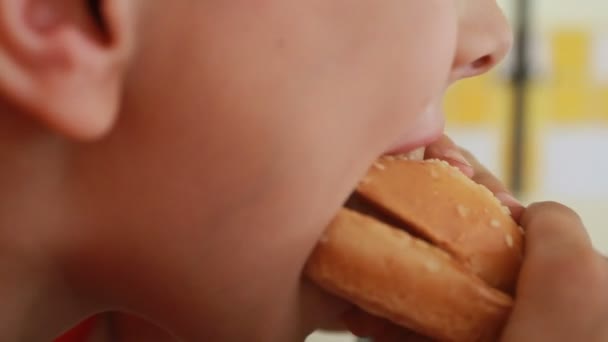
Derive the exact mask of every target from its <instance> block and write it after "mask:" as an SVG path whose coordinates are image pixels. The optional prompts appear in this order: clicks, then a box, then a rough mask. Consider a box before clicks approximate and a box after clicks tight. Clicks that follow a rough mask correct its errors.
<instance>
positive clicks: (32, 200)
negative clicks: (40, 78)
mask: <svg viewBox="0 0 608 342" xmlns="http://www.w3.org/2000/svg"><path fill="white" fill-rule="evenodd" d="M0 141H1V142H2V143H1V144H0V189H2V192H1V193H0V301H1V302H2V305H0V322H2V324H1V325H0V341H48V340H52V338H53V337H55V336H56V335H57V334H59V333H60V332H61V331H62V330H64V329H66V328H68V327H69V326H70V325H72V324H74V323H76V322H77V320H79V319H80V318H82V317H79V316H80V314H82V313H83V312H85V311H83V308H82V307H80V305H78V304H77V303H78V301H77V300H76V298H75V296H74V295H73V294H72V292H73V289H71V286H70V285H71V284H68V283H67V281H66V279H67V278H66V277H65V276H64V274H63V273H62V267H61V255H62V251H61V249H62V245H64V244H65V240H64V239H63V238H62V237H63V236H65V235H66V234H65V233H64V234H62V233H61V232H62V231H61V229H58V228H59V227H61V225H62V224H63V221H64V220H63V219H64V218H65V215H63V213H64V212H66V211H65V204H66V202H67V201H65V200H64V199H65V197H64V196H62V194H61V192H59V191H57V190H59V189H60V185H61V183H62V181H61V180H62V179H63V177H62V172H61V165H60V163H59V162H58V161H60V160H61V153H62V152H61V151H62V146H61V145H62V142H61V141H60V140H59V139H58V138H56V137H53V136H51V135H50V133H48V131H45V130H44V129H42V128H41V127H37V126H36V125H34V124H33V123H32V122H30V121H29V120H28V119H26V118H24V117H23V115H15V114H13V113H11V112H6V111H2V110H0Z"/></svg>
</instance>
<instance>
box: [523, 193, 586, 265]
mask: <svg viewBox="0 0 608 342" xmlns="http://www.w3.org/2000/svg"><path fill="white" fill-rule="evenodd" d="M521 226H522V228H524V230H525V231H526V254H527V255H529V256H530V257H537V255H538V256H542V257H543V258H548V257H555V256H558V255H559V256H560V258H563V257H565V256H567V257H575V256H576V255H577V254H578V253H580V252H581V251H587V250H591V249H592V245H591V239H590V237H589V234H588V233H587V231H586V230H585V227H584V225H583V222H582V220H581V218H580V217H579V216H578V214H577V213H576V212H574V211H573V210H572V209H570V208H568V207H566V206H564V205H562V204H559V203H554V202H543V203H535V204H533V205H531V206H529V207H528V208H527V209H526V210H525V212H524V213H523V216H522V218H521Z"/></svg>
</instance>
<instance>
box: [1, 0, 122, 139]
mask: <svg viewBox="0 0 608 342" xmlns="http://www.w3.org/2000/svg"><path fill="white" fill-rule="evenodd" d="M95 6H98V7H95ZM131 6H132V1H128V0H65V1H56V0H0V101H7V102H9V103H11V104H12V105H13V106H15V107H17V108H19V109H20V110H21V111H22V112H24V113H25V114H29V115H32V116H34V117H36V118H38V119H39V120H41V121H43V122H44V123H46V124H47V125H48V126H49V127H51V128H52V129H54V130H56V131H58V132H60V133H61V134H64V135H67V136H69V137H71V138H75V139H83V140H91V139H96V138H99V137H101V136H103V135H104V134H105V133H106V132H108V131H109V130H110V129H111V127H112V125H113V122H114V121H115V119H116V116H117V113H118V110H119V106H120V101H121V94H122V84H123V78H124V74H125V73H126V67H127V65H128V61H129V59H130V56H131V52H132V46H133V39H134V38H133V34H134V18H133V17H132V13H131V12H130V11H129V10H130V9H131V8H130V7H131Z"/></svg>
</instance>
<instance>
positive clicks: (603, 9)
mask: <svg viewBox="0 0 608 342" xmlns="http://www.w3.org/2000/svg"><path fill="white" fill-rule="evenodd" d="M516 1H518V0H500V1H498V3H499V4H500V5H501V6H502V7H503V9H504V10H505V13H506V14H507V16H508V17H509V18H510V20H511V21H512V22H515V18H514V15H515V13H516V11H515V8H516ZM529 7H530V12H529V15H530V22H531V27H530V35H529V44H528V49H529V51H528V57H529V58H528V65H527V66H528V68H529V70H530V75H529V79H528V81H527V82H526V84H525V86H526V89H527V90H526V92H525V97H526V101H527V102H526V107H525V110H524V112H523V114H524V128H525V129H524V133H525V134H524V139H523V142H524V148H523V153H524V158H523V162H522V165H521V188H520V189H519V190H520V191H518V193H517V195H518V197H519V198H520V199H521V200H522V201H523V202H524V203H531V202H536V201H544V200H553V201H558V202H562V203H565V204H566V205H569V206H571V207H573V208H574V209H575V210H577V211H578V212H579V214H580V215H581V217H582V218H583V220H584V222H585V224H586V226H587V228H588V230H589V233H590V235H591V237H592V239H593V242H594V244H595V246H596V247H597V248H598V249H599V250H600V251H602V252H604V253H608V223H605V222H606V220H605V219H604V216H603V213H605V212H606V213H608V1H605V0H580V1H569V0H529ZM514 56H515V53H514V52H512V53H511V54H510V56H509V57H508V58H507V59H506V60H505V61H504V62H503V63H502V64H501V65H500V66H499V67H498V68H496V69H495V70H494V71H493V72H491V73H489V74H487V75H485V76H483V77H478V78H474V79H469V80H465V81H462V82H460V83H458V84H456V85H455V86H454V87H453V88H452V89H450V90H449V92H448V94H447V98H446V102H445V109H446V113H447V118H448V124H447V132H448V134H450V135H451V136H452V138H453V139H454V140H455V141H456V142H457V143H458V144H459V145H461V146H463V147H465V148H467V149H469V150H470V151H471V152H473V153H474V154H475V155H476V156H477V157H478V158H479V159H480V160H481V161H482V162H483V163H484V164H485V165H486V166H488V168H489V169H491V170H492V171H493V172H495V174H497V175H498V176H499V177H500V178H501V179H502V180H503V181H505V183H507V184H511V178H512V176H513V173H512V166H513V148H512V146H513V144H512V143H513V141H512V136H513V129H514V125H513V122H514V111H513V94H514V91H513V89H514V88H513V83H512V80H511V78H512V72H513V66H514ZM307 341H308V342H353V341H356V339H355V338H354V337H352V336H350V335H348V334H326V333H318V334H314V335H312V336H311V337H309V339H308V340H307Z"/></svg>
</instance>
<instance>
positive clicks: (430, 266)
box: [424, 260, 441, 273]
mask: <svg viewBox="0 0 608 342" xmlns="http://www.w3.org/2000/svg"><path fill="white" fill-rule="evenodd" d="M424 265H425V266H426V269H427V270H429V271H430V272H433V273H435V272H438V271H439V269H440V268H441V265H440V264H439V263H438V262H437V261H435V260H427V261H426V263H425V264H424Z"/></svg>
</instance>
